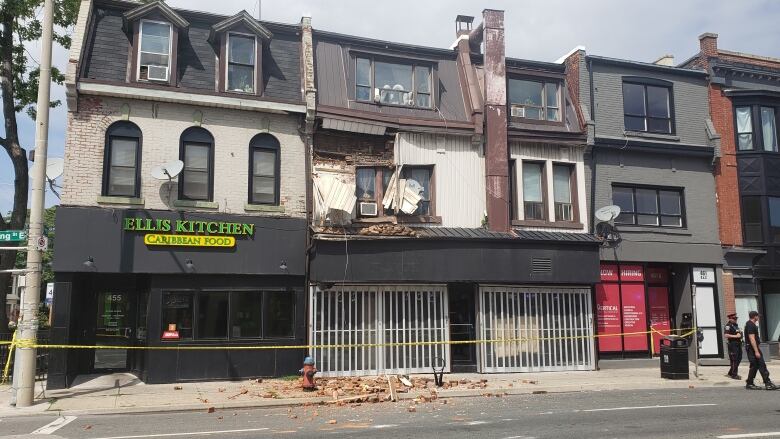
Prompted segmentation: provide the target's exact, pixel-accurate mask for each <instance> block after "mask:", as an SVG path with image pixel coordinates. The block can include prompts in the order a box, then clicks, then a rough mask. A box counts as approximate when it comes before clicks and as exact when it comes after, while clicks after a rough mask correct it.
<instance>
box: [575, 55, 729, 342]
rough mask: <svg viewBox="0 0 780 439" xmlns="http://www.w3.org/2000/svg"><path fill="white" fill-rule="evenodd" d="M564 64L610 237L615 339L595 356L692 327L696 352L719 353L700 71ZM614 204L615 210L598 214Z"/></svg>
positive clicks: (592, 202) (607, 279)
mask: <svg viewBox="0 0 780 439" xmlns="http://www.w3.org/2000/svg"><path fill="white" fill-rule="evenodd" d="M567 63H569V64H570V65H577V67H578V73H579V78H580V84H579V90H578V91H579V93H578V95H579V97H580V110H581V111H582V113H583V114H584V115H585V118H586V119H587V120H588V126H589V133H588V144H589V149H588V152H587V153H586V156H585V163H586V168H587V172H586V175H585V178H586V186H587V187H588V191H587V193H588V207H589V212H590V215H591V219H592V221H593V223H592V224H593V230H594V232H595V233H596V234H600V235H609V236H604V237H605V238H609V239H605V245H604V246H602V248H601V250H600V258H601V280H602V283H600V284H598V285H597V286H596V292H595V296H596V309H597V332H599V333H600V334H602V335H604V334H612V335H614V336H607V337H602V338H601V339H600V342H599V351H600V354H601V355H602V357H609V356H620V357H625V356H634V355H638V356H645V355H648V354H650V355H652V354H657V353H658V351H659V347H660V346H659V342H660V338H661V337H662V335H666V334H669V333H685V332H689V331H686V328H692V327H694V326H698V328H699V329H700V330H701V332H702V334H703V335H704V340H703V341H702V343H701V346H700V347H699V354H700V355H701V356H702V357H721V356H722V355H723V346H722V341H721V338H722V337H721V336H720V332H721V331H720V330H719V327H720V325H721V322H724V321H725V320H724V317H723V316H724V310H725V308H724V303H723V294H722V287H721V285H720V284H719V282H718V279H720V272H721V270H722V268H721V267H722V262H721V261H722V253H721V249H720V244H719V237H718V216H717V211H716V195H715V180H714V178H713V176H712V166H713V160H714V157H715V156H716V154H718V146H719V136H718V134H717V133H716V132H715V129H714V127H713V125H712V122H711V121H710V120H709V118H708V117H709V116H708V114H709V113H708V108H709V107H708V92H707V75H706V73H705V72H701V71H694V70H689V69H681V68H676V67H671V66H665V65H658V64H651V63H640V62H634V61H625V60H617V59H611V58H605V57H600V56H592V55H587V54H586V53H585V52H584V50H579V51H575V52H574V53H573V54H571V55H570V56H569V57H568V59H567ZM582 81H585V82H582ZM612 205H617V206H619V207H620V208H621V213H620V215H619V216H617V217H613V218H612V219H611V220H608V218H607V220H605V217H604V216H603V215H602V216H601V218H599V217H597V216H596V212H598V211H599V209H601V208H603V207H605V206H612ZM610 227H611V228H610ZM610 231H611V232H610ZM615 231H616V233H615ZM694 302H695V305H696V306H695V307H694V306H693V305H694ZM642 332H648V334H642ZM623 333H625V334H628V333H640V334H635V335H623V336H621V335H619V334H623Z"/></svg>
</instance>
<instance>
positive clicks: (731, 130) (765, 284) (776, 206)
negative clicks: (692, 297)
mask: <svg viewBox="0 0 780 439" xmlns="http://www.w3.org/2000/svg"><path fill="white" fill-rule="evenodd" d="M699 42H700V50H699V53H697V54H696V55H694V56H693V57H691V58H690V59H688V60H686V61H685V62H684V63H683V64H682V65H683V66H685V67H689V68H696V69H701V70H703V71H705V72H707V73H708V74H709V101H710V117H711V118H712V121H713V124H714V125H715V128H716V129H717V131H718V132H719V133H720V135H721V142H720V153H719V154H718V155H717V157H716V161H715V169H714V174H715V181H716V185H717V193H718V216H719V218H720V226H721V227H720V240H721V243H722V246H723V259H724V273H723V285H724V287H725V291H726V309H727V310H728V311H733V310H736V312H737V313H738V314H739V316H740V318H742V319H746V318H747V314H748V312H749V311H750V310H759V311H760V312H761V313H762V314H763V315H764V320H763V321H762V324H761V330H762V331H763V334H762V337H763V339H764V340H767V341H769V342H770V343H771V344H772V347H773V349H772V350H773V351H775V349H776V348H775V347H776V342H777V341H778V340H779V339H780V238H778V231H780V156H778V141H777V124H778V113H780V59H777V58H770V57H765V56H759V55H753V54H748V53H741V52H734V51H730V50H725V49H722V48H719V47H718V35H717V34H713V33H705V34H702V35H701V36H700V37H699Z"/></svg>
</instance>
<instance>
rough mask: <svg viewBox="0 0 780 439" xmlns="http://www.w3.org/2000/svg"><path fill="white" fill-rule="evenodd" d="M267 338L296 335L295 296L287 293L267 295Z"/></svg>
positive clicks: (265, 327) (269, 293)
mask: <svg viewBox="0 0 780 439" xmlns="http://www.w3.org/2000/svg"><path fill="white" fill-rule="evenodd" d="M265 301H266V306H265V316H264V318H263V334H264V336H265V337H292V336H293V334H294V333H295V326H294V323H295V296H294V295H293V294H290V293H289V292H285V291H267V292H266V293H265Z"/></svg>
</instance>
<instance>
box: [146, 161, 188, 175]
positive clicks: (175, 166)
mask: <svg viewBox="0 0 780 439" xmlns="http://www.w3.org/2000/svg"><path fill="white" fill-rule="evenodd" d="M182 169H184V162H183V161H181V160H174V161H172V162H169V163H166V164H164V165H160V166H155V167H154V168H152V177H154V178H155V179H157V180H172V179H174V178H176V177H177V176H178V175H179V174H180V173H181V171H182Z"/></svg>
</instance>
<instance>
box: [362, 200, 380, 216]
mask: <svg viewBox="0 0 780 439" xmlns="http://www.w3.org/2000/svg"><path fill="white" fill-rule="evenodd" d="M376 215H377V205H376V203H360V216H376Z"/></svg>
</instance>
